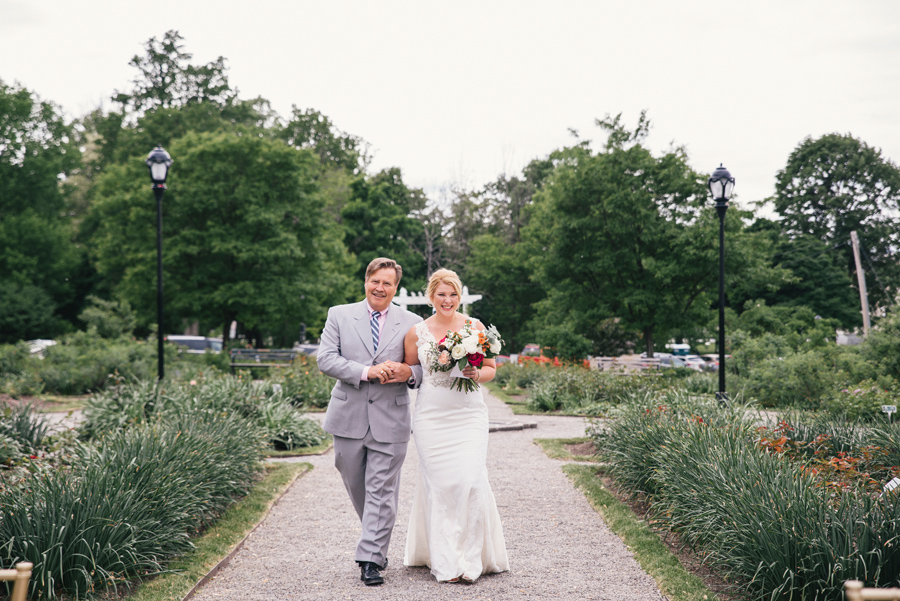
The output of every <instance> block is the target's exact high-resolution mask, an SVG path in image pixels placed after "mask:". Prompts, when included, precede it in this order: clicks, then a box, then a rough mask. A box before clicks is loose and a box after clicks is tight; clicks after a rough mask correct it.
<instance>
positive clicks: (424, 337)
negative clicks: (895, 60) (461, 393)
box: [416, 321, 453, 388]
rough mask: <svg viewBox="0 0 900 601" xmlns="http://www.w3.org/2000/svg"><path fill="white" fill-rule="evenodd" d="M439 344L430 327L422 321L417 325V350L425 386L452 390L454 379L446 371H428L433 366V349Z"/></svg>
mask: <svg viewBox="0 0 900 601" xmlns="http://www.w3.org/2000/svg"><path fill="white" fill-rule="evenodd" d="M436 344H437V340H435V339H434V335H432V333H431V330H429V329H428V325H427V324H426V323H425V322H424V321H421V322H419V323H418V324H416V348H417V349H418V350H419V363H421V364H422V374H423V380H424V382H423V383H424V384H430V385H432V386H440V387H441V388H450V386H451V385H452V384H453V378H451V377H450V375H449V373H450V372H446V371H438V372H433V371H431V370H430V369H428V366H429V365H431V349H432V346H433V345H436Z"/></svg>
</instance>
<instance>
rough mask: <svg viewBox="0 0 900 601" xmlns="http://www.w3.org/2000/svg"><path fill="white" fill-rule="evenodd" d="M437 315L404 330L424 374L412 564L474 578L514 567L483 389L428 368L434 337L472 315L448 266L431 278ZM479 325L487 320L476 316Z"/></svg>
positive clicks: (409, 551) (443, 577)
mask: <svg viewBox="0 0 900 601" xmlns="http://www.w3.org/2000/svg"><path fill="white" fill-rule="evenodd" d="M427 295H428V298H429V300H430V301H431V304H432V305H433V306H434V309H435V314H434V315H432V316H431V317H429V318H428V319H426V320H425V321H423V322H420V323H419V324H417V325H416V326H415V327H413V328H412V329H410V331H409V332H408V333H407V334H406V339H405V348H406V358H405V363H407V364H409V365H414V364H417V363H421V364H422V366H423V367H424V368H425V370H426V371H425V375H424V381H423V382H422V386H421V388H419V393H418V395H417V398H416V405H415V410H414V412H413V424H412V427H413V438H414V439H415V441H416V449H417V451H418V454H419V474H418V481H417V483H416V492H415V497H414V498H413V509H412V515H411V516H410V521H409V532H408V533H407V537H406V556H405V557H404V559H403V563H404V565H407V566H423V565H424V566H428V567H430V568H431V573H432V574H434V576H435V578H437V580H438V581H440V582H459V581H463V582H469V583H472V582H475V580H476V579H477V578H478V577H479V576H481V575H482V574H489V573H493V572H504V571H506V570H508V569H509V558H508V557H507V554H506V543H505V542H504V540H503V528H502V527H501V525H500V514H499V513H498V512H497V503H496V502H495V501H494V494H493V493H492V492H491V485H490V484H489V483H488V477H487V467H486V465H485V462H486V459H487V446H488V410H487V405H485V403H484V398H483V397H482V393H481V390H480V389H479V390H475V391H474V392H458V391H456V390H451V389H450V386H451V384H452V382H453V380H454V378H451V377H450V375H449V372H431V371H429V370H428V368H427V366H428V365H429V363H430V362H429V360H428V355H427V353H428V352H429V349H430V347H431V343H437V342H438V341H440V340H441V339H442V338H443V337H444V336H445V335H446V334H447V331H448V330H450V331H454V332H457V331H459V330H460V329H461V328H462V327H463V325H464V324H465V322H466V320H467V319H468V318H467V317H466V316H465V315H463V314H462V313H459V312H458V311H457V309H458V308H459V305H460V302H461V300H462V283H461V282H460V280H459V277H458V276H457V275H456V273H454V272H453V271H450V270H449V269H439V270H438V271H436V272H434V274H433V275H432V276H431V279H430V280H429V281H428V288H427ZM474 326H475V327H476V328H478V329H480V330H483V329H484V326H483V325H482V324H481V323H479V322H477V321H476V322H475V323H474ZM495 373H496V366H495V363H494V360H493V359H485V360H484V363H483V365H482V368H481V369H480V370H479V369H476V368H474V367H472V366H468V367H466V369H465V370H463V375H465V376H466V377H469V378H472V379H473V380H474V381H476V382H481V383H484V382H487V381H489V380H491V379H492V378H493V377H494V374H495Z"/></svg>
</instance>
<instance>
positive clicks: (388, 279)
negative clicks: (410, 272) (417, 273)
mask: <svg viewBox="0 0 900 601" xmlns="http://www.w3.org/2000/svg"><path fill="white" fill-rule="evenodd" d="M396 293H397V272H396V271H394V270H393V269H392V268H390V267H386V268H384V269H379V270H378V271H375V272H372V275H370V276H369V279H367V280H366V300H368V301H369V306H370V307H372V308H373V309H375V310H376V311H384V310H385V309H387V308H388V305H390V304H391V301H392V300H394V295H395V294H396Z"/></svg>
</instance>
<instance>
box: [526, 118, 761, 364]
mask: <svg viewBox="0 0 900 601" xmlns="http://www.w3.org/2000/svg"><path fill="white" fill-rule="evenodd" d="M600 124H601V125H602V126H604V127H605V128H606V129H607V130H608V131H610V136H609V140H608V142H607V147H606V149H605V150H604V151H602V152H600V153H597V154H593V153H592V152H591V151H590V150H589V149H588V148H586V146H585V145H578V146H576V147H574V148H569V149H565V150H563V151H558V152H556V153H554V154H553V155H551V158H553V159H554V161H555V163H556V167H555V169H554V171H553V173H552V174H551V175H550V177H549V181H548V182H547V183H546V184H545V185H544V186H543V189H542V190H541V191H540V192H539V193H538V194H537V195H536V201H535V212H534V214H533V215H532V216H531V219H530V222H529V225H528V226H527V227H526V229H525V232H526V236H527V237H529V238H530V239H531V240H532V243H533V244H535V248H536V250H535V252H534V253H533V254H532V257H533V263H532V264H533V266H534V269H535V277H536V278H537V280H538V281H539V282H541V283H542V284H543V285H544V286H545V287H546V289H547V290H548V298H547V299H546V300H544V301H542V303H541V305H540V307H539V316H538V318H537V319H536V322H537V328H538V329H548V328H552V327H553V326H556V325H559V324H565V325H568V326H569V327H570V328H576V329H575V331H576V332H578V333H580V334H582V335H584V336H587V335H588V333H590V332H591V330H592V329H595V328H596V324H598V323H600V322H602V321H603V320H605V319H607V318H610V317H617V318H619V319H620V322H619V323H620V324H621V326H622V327H623V328H625V329H628V330H632V331H637V332H640V333H641V336H642V338H643V342H644V346H645V347H646V349H647V352H648V354H649V355H650V356H652V353H653V348H654V340H655V339H657V338H662V339H663V340H667V339H668V337H669V336H670V335H671V334H672V333H673V332H675V331H679V330H683V329H684V328H685V327H686V326H687V325H690V324H697V325H698V326H699V325H700V324H705V323H706V321H707V316H708V313H709V311H710V305H711V303H712V300H713V295H712V294H711V293H712V292H713V291H715V290H716V284H717V279H716V271H717V270H716V268H715V266H716V265H717V264H718V262H717V258H718V248H717V244H716V234H717V233H718V218H717V217H716V215H715V213H714V211H713V208H712V207H711V206H710V204H711V203H708V202H707V197H708V195H707V192H706V190H705V186H704V182H705V179H706V178H705V177H702V176H701V175H700V174H698V173H696V172H694V171H693V170H692V169H691V168H690V167H689V166H688V164H687V157H686V155H685V153H684V151H683V150H681V149H675V150H672V151H670V152H668V153H666V154H664V155H662V156H660V157H659V158H656V157H654V156H653V155H652V154H651V153H650V152H649V151H648V150H647V149H645V148H643V147H642V146H641V145H640V144H639V143H638V142H639V141H640V140H642V139H643V137H644V136H645V135H646V131H645V128H647V127H649V122H645V121H644V120H643V119H642V120H641V121H640V122H639V124H638V128H637V129H636V130H635V131H634V132H630V133H629V132H625V131H624V129H623V128H622V126H621V125H620V124H619V122H618V117H617V118H616V119H612V120H611V119H609V118H607V119H606V120H605V121H602V122H600ZM625 144H631V146H629V147H627V148H626V147H625V146H624V145H625ZM742 216H743V215H741V214H740V213H739V211H737V210H736V209H732V210H730V211H729V213H728V215H727V220H726V221H727V222H726V228H727V230H728V233H727V235H726V238H727V242H728V245H729V247H728V252H727V253H726V257H727V259H728V265H727V267H726V273H727V274H728V277H729V282H730V283H731V285H734V284H735V283H737V282H740V281H741V280H742V279H747V278H753V279H757V278H765V277H767V276H770V275H771V274H770V273H766V270H765V269H764V268H763V267H760V266H761V265H762V266H764V264H765V261H764V255H762V254H761V249H762V248H763V247H764V242H765V241H763V240H760V239H758V238H754V237H752V236H749V235H747V234H745V233H744V232H743V231H742V229H743V228H742V222H741V217H742Z"/></svg>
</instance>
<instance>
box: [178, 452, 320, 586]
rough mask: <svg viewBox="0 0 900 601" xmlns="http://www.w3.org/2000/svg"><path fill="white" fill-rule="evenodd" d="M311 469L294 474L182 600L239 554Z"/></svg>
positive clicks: (213, 576) (203, 584)
mask: <svg viewBox="0 0 900 601" xmlns="http://www.w3.org/2000/svg"><path fill="white" fill-rule="evenodd" d="M311 470H312V467H311V466H310V467H307V468H306V469H304V470H302V471H298V472H297V473H296V474H295V475H294V478H293V479H292V480H291V481H290V482H289V483H288V485H287V486H285V487H284V490H283V491H282V492H281V494H280V495H278V498H277V499H275V500H274V501H272V503H271V504H270V505H269V507H268V508H267V509H266V513H265V514H264V515H263V516H262V518H260V520H259V521H258V522H257V523H256V525H255V526H253V528H251V529H250V532H248V533H247V534H246V536H244V538H242V539H241V540H240V542H238V544H236V545H235V546H234V548H233V549H232V550H231V551H230V552H229V553H228V555H226V556H225V557H223V558H222V559H221V560H219V563H217V564H216V565H215V566H213V568H212V569H211V570H210V571H209V572H207V573H206V575H205V576H203V578H201V579H200V580H199V581H197V584H195V585H194V586H193V587H191V590H189V591H188V592H187V594H186V595H185V596H184V597H182V598H181V601H188V599H190V598H191V597H193V596H194V595H195V594H196V593H197V591H198V590H200V589H201V588H203V586H205V585H206V584H207V583H208V582H209V581H210V580H212V579H213V578H215V577H216V575H217V574H218V573H219V572H220V571H221V570H222V568H224V567H226V566H227V565H228V564H229V563H231V560H232V559H233V558H234V556H235V555H237V554H238V551H240V550H241V549H242V548H243V546H244V543H246V542H247V539H249V538H250V537H251V536H253V533H254V532H256V530H257V529H258V528H259V527H260V526H262V524H263V522H265V521H266V518H268V517H269V514H270V513H272V509H273V508H274V507H275V506H276V505H278V503H280V502H281V499H283V498H284V496H285V495H286V494H287V493H288V492H289V491H290V490H291V488H293V486H294V484H295V483H296V482H297V480H299V479H300V477H301V476H305V475H306V474H308V473H309V472H310V471H311Z"/></svg>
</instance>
